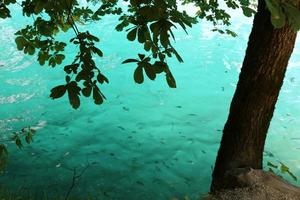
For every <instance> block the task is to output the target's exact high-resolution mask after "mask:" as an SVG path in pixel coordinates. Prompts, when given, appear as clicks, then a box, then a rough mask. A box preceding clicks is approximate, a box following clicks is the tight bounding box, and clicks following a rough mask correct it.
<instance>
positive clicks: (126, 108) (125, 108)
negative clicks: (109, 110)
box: [122, 106, 130, 111]
mask: <svg viewBox="0 0 300 200" xmlns="http://www.w3.org/2000/svg"><path fill="white" fill-rule="evenodd" d="M122 108H123V110H125V111H129V110H130V109H129V108H128V107H125V106H123V107H122Z"/></svg>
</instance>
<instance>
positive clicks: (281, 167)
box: [267, 161, 298, 181]
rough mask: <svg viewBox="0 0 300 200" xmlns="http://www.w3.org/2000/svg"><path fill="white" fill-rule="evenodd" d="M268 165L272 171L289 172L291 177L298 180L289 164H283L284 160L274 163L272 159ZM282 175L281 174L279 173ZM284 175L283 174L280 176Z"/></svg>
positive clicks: (276, 172)
mask: <svg viewBox="0 0 300 200" xmlns="http://www.w3.org/2000/svg"><path fill="white" fill-rule="evenodd" d="M267 166H268V168H269V171H270V172H273V173H275V174H277V175H279V174H283V175H285V174H288V175H289V176H290V177H292V178H293V180H294V181H297V179H298V178H297V176H295V175H294V174H293V173H292V172H291V171H290V168H289V167H288V166H286V165H285V164H283V163H282V162H280V161H278V164H274V163H272V162H271V161H268V162H267ZM279 176H280V175H279ZM280 177H282V176H280Z"/></svg>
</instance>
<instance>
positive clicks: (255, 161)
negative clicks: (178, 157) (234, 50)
mask: <svg viewBox="0 0 300 200" xmlns="http://www.w3.org/2000/svg"><path fill="white" fill-rule="evenodd" d="M295 39H296V33H295V32H294V31H293V30H292V29H291V28H289V26H285V27H284V28H281V29H275V28H274V27H273V26H272V24H271V22H270V13H269V11H268V10H267V8H266V5H265V1H264V0H259V1H258V11H257V13H256V15H255V17H254V22H253V28H252V32H251V34H250V38H249V42H248V48H247V51H246V55H245V59H244V62H243V66H242V69H241V73H240V77H239V82H238V85H237V88H236V91H235V94H234V97H233V100H232V103H231V107H230V113H229V117H228V120H227V122H226V124H225V127H224V130H223V137H222V140H221V146H220V149H219V152H218V156H217V160H216V164H215V168H214V172H213V181H212V185H211V191H212V192H214V191H216V190H219V189H224V188H231V187H235V185H233V184H231V183H230V180H226V178H225V175H226V172H228V171H232V170H234V169H236V168H244V167H251V168H253V169H261V168H262V158H263V150H264V144H265V139H266V135H267V131H268V128H269V125H270V121H271V118H272V115H273V112H274V109H275V104H276V101H277V98H278V94H279V91H280V88H281V86H282V83H283V79H284V75H285V71H286V68H287V65H288V60H289V58H290V56H291V54H292V51H293V48H294V44H295Z"/></svg>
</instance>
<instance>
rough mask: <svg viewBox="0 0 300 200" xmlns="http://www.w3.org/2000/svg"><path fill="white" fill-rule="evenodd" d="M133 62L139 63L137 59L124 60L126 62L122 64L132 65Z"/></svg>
mask: <svg viewBox="0 0 300 200" xmlns="http://www.w3.org/2000/svg"><path fill="white" fill-rule="evenodd" d="M132 62H139V60H137V59H127V60H124V61H123V62H122V64H126V63H132Z"/></svg>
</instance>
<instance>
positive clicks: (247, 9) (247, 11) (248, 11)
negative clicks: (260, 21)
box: [242, 6, 255, 17]
mask: <svg viewBox="0 0 300 200" xmlns="http://www.w3.org/2000/svg"><path fill="white" fill-rule="evenodd" d="M242 10H243V14H244V15H245V16H246V17H252V15H253V14H255V10H253V9H252V8H250V7H247V6H242Z"/></svg>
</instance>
